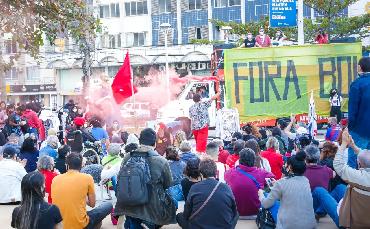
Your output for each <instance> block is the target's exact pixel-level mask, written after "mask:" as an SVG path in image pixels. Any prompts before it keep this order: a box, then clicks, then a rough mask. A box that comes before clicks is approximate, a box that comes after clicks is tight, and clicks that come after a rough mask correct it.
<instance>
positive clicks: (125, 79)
mask: <svg viewBox="0 0 370 229" xmlns="http://www.w3.org/2000/svg"><path fill="white" fill-rule="evenodd" d="M132 84H133V82H132V79H131V67H130V57H129V55H128V52H127V53H126V57H125V61H124V62H123V65H122V67H121V68H120V69H119V70H118V72H117V75H116V77H115V78H114V80H113V83H112V92H113V97H114V99H115V100H116V103H117V104H121V103H122V102H123V101H124V100H125V99H127V98H130V97H131V96H132V95H133V94H135V93H136V92H137V89H136V87H135V86H134V85H132Z"/></svg>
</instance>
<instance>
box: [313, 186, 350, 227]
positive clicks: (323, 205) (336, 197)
mask: <svg viewBox="0 0 370 229" xmlns="http://www.w3.org/2000/svg"><path fill="white" fill-rule="evenodd" d="M346 189H347V187H346V186H345V185H344V184H340V185H337V186H336V187H335V189H334V190H333V191H331V193H329V192H328V190H326V189H325V188H323V187H317V188H315V189H314V190H313V192H312V198H313V208H314V209H315V213H317V211H320V213H321V214H322V213H328V215H329V216H330V218H332V220H333V221H334V223H335V224H336V225H337V227H339V216H338V212H337V207H338V202H339V201H340V200H341V199H342V198H343V197H344V194H345V193H346Z"/></svg>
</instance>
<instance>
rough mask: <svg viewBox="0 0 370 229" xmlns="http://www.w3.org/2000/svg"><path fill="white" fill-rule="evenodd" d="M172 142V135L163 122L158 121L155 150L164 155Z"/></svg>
mask: <svg viewBox="0 0 370 229" xmlns="http://www.w3.org/2000/svg"><path fill="white" fill-rule="evenodd" d="M172 144H173V136H172V134H171V133H170V131H169V130H168V128H167V126H166V125H165V124H164V123H159V127H158V131H157V142H156V144H155V146H156V147H155V150H156V151H157V152H158V153H159V154H160V155H161V156H164V153H165V151H166V149H167V148H168V147H169V146H171V145H172Z"/></svg>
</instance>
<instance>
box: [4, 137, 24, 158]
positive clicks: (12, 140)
mask: <svg viewBox="0 0 370 229" xmlns="http://www.w3.org/2000/svg"><path fill="white" fill-rule="evenodd" d="M19 144H20V138H19V136H17V135H16V134H10V135H9V137H8V142H7V143H6V144H5V145H4V146H3V147H4V148H5V147H7V146H11V147H13V148H14V149H16V154H17V156H18V154H19V152H20V151H21V146H22V145H23V143H22V145H19Z"/></svg>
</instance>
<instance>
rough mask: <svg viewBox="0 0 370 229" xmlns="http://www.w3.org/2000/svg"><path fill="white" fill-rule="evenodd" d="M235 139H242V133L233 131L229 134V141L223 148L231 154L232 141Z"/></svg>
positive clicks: (232, 150)
mask: <svg viewBox="0 0 370 229" xmlns="http://www.w3.org/2000/svg"><path fill="white" fill-rule="evenodd" d="M236 140H243V134H242V133H240V132H235V133H233V135H232V136H231V142H230V143H228V144H226V146H225V149H226V150H227V151H228V152H229V153H230V155H231V154H234V143H235V141H236Z"/></svg>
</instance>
